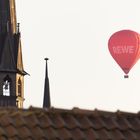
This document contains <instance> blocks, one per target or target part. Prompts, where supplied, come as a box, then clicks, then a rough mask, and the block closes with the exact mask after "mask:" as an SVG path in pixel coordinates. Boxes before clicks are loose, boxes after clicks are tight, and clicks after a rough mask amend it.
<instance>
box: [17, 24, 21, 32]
mask: <svg viewBox="0 0 140 140" xmlns="http://www.w3.org/2000/svg"><path fill="white" fill-rule="evenodd" d="M19 32H20V23H17V33H19Z"/></svg>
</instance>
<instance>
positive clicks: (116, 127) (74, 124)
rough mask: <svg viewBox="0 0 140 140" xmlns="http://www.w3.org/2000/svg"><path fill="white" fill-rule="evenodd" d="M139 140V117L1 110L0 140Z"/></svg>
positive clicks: (120, 113) (56, 110)
mask: <svg viewBox="0 0 140 140" xmlns="http://www.w3.org/2000/svg"><path fill="white" fill-rule="evenodd" d="M25 139H26V140H140V114H139V113H137V114H133V113H126V112H120V111H118V112H114V113H113V112H105V111H98V110H94V111H88V110H81V109H78V108H74V109H73V110H65V109H54V108H50V109H38V108H30V109H16V108H0V140H25Z"/></svg>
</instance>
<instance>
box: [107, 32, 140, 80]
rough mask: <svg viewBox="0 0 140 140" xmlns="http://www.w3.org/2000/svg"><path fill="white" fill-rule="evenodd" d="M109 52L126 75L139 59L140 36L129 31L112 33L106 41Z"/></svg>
mask: <svg viewBox="0 0 140 140" xmlns="http://www.w3.org/2000/svg"><path fill="white" fill-rule="evenodd" d="M108 48H109V51H110V53H111V55H112V57H113V58H114V60H115V61H116V62H117V64H118V65H119V66H120V67H121V68H122V70H123V71H124V73H125V74H126V75H125V76H124V77H125V78H128V73H129V71H130V70H131V68H132V67H133V66H134V64H135V63H136V62H137V60H138V59H139V58H140V35H139V34H138V33H137V32H134V31H131V30H121V31H118V32H116V33H114V34H113V35H112V36H111V37H110V39H109V41H108Z"/></svg>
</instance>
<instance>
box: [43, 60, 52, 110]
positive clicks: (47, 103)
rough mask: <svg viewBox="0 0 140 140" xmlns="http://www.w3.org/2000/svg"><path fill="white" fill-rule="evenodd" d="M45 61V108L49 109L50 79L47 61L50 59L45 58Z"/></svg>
mask: <svg viewBox="0 0 140 140" xmlns="http://www.w3.org/2000/svg"><path fill="white" fill-rule="evenodd" d="M44 60H46V75H45V84H44V99H43V108H49V107H50V106H51V101H50V87H49V78H48V65H47V61H48V60H49V59H48V58H45V59H44Z"/></svg>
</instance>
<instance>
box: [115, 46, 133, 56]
mask: <svg viewBox="0 0 140 140" xmlns="http://www.w3.org/2000/svg"><path fill="white" fill-rule="evenodd" d="M113 52H114V53H117V54H125V53H129V54H132V53H134V46H114V47H113Z"/></svg>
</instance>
